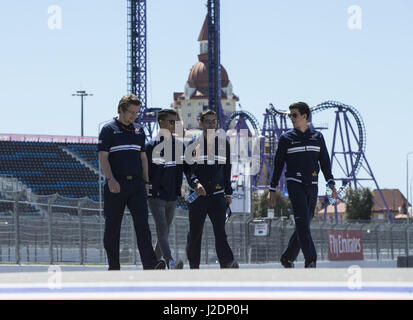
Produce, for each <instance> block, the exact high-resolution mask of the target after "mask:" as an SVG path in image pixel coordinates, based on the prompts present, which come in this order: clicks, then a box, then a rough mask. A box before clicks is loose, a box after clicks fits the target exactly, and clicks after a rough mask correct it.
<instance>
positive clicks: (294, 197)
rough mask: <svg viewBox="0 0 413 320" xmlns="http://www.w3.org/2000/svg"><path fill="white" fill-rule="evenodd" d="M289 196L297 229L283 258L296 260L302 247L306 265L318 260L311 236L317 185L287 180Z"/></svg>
mask: <svg viewBox="0 0 413 320" xmlns="http://www.w3.org/2000/svg"><path fill="white" fill-rule="evenodd" d="M287 190H288V196H289V198H290V200H291V205H292V207H293V212H294V220H295V230H294V232H293V234H292V235H291V237H290V240H289V242H288V246H287V249H285V251H284V253H283V254H282V256H281V258H282V259H284V260H290V261H294V260H295V259H296V258H297V256H298V254H299V253H300V249H301V250H302V251H303V255H304V258H305V265H306V266H307V265H308V264H309V263H310V262H313V261H314V262H315V261H317V253H316V250H315V246H314V242H313V239H312V237H311V232H310V223H311V220H312V218H313V217H314V210H315V207H316V204H317V194H318V187H317V185H307V186H306V185H304V184H302V183H299V182H295V181H288V182H287Z"/></svg>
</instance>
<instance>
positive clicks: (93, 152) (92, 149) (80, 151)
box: [60, 143, 99, 169]
mask: <svg viewBox="0 0 413 320" xmlns="http://www.w3.org/2000/svg"><path fill="white" fill-rule="evenodd" d="M60 145H61V146H63V147H65V148H67V149H69V150H70V151H72V152H74V153H76V154H77V155H78V156H79V157H81V158H82V159H83V160H85V161H87V162H88V163H89V164H91V165H92V166H93V167H95V168H96V169H98V167H99V162H98V152H97V147H96V145H95V144H80V143H67V144H60Z"/></svg>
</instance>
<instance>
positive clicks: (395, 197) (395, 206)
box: [372, 189, 408, 219]
mask: <svg viewBox="0 0 413 320" xmlns="http://www.w3.org/2000/svg"><path fill="white" fill-rule="evenodd" d="M381 192H382V194H383V198H384V200H385V201H386V203H387V205H388V207H389V210H390V213H391V214H392V216H393V217H394V218H406V217H407V207H408V206H407V199H406V197H405V196H404V195H403V194H402V193H401V192H400V190H399V189H381ZM373 197H374V199H375V200H376V201H375V203H374V205H373V209H372V217H374V218H377V219H386V218H387V213H386V212H385V211H384V210H383V208H384V205H383V201H382V200H381V197H380V194H379V192H378V191H377V190H374V191H373Z"/></svg>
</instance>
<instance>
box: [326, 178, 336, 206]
mask: <svg viewBox="0 0 413 320" xmlns="http://www.w3.org/2000/svg"><path fill="white" fill-rule="evenodd" d="M326 195H327V198H328V202H329V203H330V204H335V203H336V199H334V198H333V189H331V188H330V186H329V185H328V183H327V184H326Z"/></svg>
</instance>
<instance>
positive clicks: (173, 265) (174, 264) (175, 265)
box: [167, 259, 184, 269]
mask: <svg viewBox="0 0 413 320" xmlns="http://www.w3.org/2000/svg"><path fill="white" fill-rule="evenodd" d="M167 267H168V269H183V268H184V263H183V261H182V260H181V259H179V260H178V261H175V260H173V259H170V260H169V262H168V264H167Z"/></svg>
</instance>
